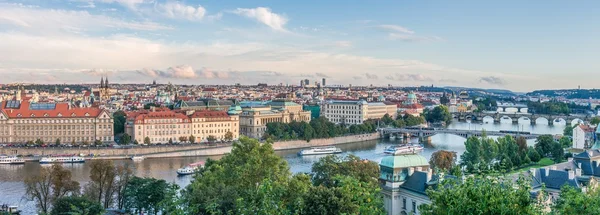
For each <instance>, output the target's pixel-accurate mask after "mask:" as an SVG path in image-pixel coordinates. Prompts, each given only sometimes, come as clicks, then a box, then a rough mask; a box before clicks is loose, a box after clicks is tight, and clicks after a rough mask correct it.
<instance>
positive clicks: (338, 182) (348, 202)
mask: <svg viewBox="0 0 600 215" xmlns="http://www.w3.org/2000/svg"><path fill="white" fill-rule="evenodd" d="M334 180H335V183H334V186H332V187H325V186H314V187H311V189H310V190H309V192H308V195H306V198H305V206H304V210H303V211H302V212H303V213H301V214H308V215H313V214H314V215H318V214H381V215H383V214H386V212H385V210H384V208H383V199H382V198H381V196H380V193H379V192H380V191H379V188H378V187H377V186H378V185H377V184H373V183H368V182H361V181H359V180H357V179H356V178H353V177H348V176H341V175H337V176H336V177H335V178H334Z"/></svg>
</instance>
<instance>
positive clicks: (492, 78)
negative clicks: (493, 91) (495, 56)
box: [479, 76, 506, 85]
mask: <svg viewBox="0 0 600 215" xmlns="http://www.w3.org/2000/svg"><path fill="white" fill-rule="evenodd" d="M479 82H481V83H487V84H494V85H504V84H506V81H505V80H504V79H502V78H499V77H496V76H487V77H481V78H480V79H479Z"/></svg>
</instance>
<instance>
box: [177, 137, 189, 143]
mask: <svg viewBox="0 0 600 215" xmlns="http://www.w3.org/2000/svg"><path fill="white" fill-rule="evenodd" d="M187 141H188V137H186V136H181V137H179V142H180V143H185V142H187Z"/></svg>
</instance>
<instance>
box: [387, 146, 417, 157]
mask: <svg viewBox="0 0 600 215" xmlns="http://www.w3.org/2000/svg"><path fill="white" fill-rule="evenodd" d="M422 151H423V146H421V145H418V144H412V145H408V144H407V145H397V146H389V147H387V148H385V151H383V153H386V154H390V155H409V154H418V153H421V152H422Z"/></svg>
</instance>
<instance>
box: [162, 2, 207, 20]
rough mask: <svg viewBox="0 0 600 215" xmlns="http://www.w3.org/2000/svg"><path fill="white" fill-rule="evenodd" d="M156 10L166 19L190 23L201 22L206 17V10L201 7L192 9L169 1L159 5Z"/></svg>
mask: <svg viewBox="0 0 600 215" xmlns="http://www.w3.org/2000/svg"><path fill="white" fill-rule="evenodd" d="M157 9H158V10H159V11H160V12H161V13H162V14H163V15H164V16H166V17H168V18H171V19H186V20H190V21H199V20H202V19H203V18H204V17H205V15H206V9H204V7H202V6H198V7H192V6H189V5H185V4H183V3H180V2H172V1H169V2H167V3H165V4H159V5H158V6H157Z"/></svg>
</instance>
